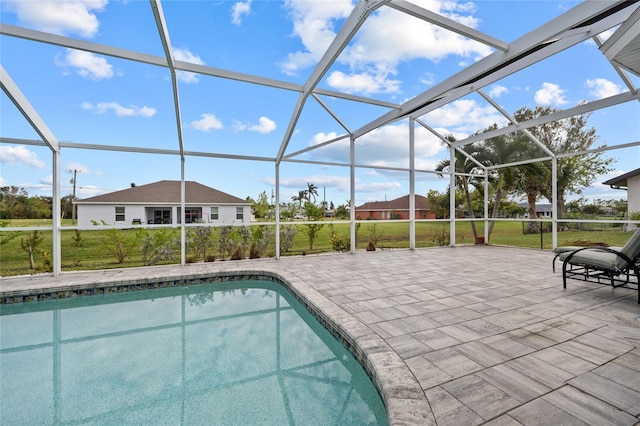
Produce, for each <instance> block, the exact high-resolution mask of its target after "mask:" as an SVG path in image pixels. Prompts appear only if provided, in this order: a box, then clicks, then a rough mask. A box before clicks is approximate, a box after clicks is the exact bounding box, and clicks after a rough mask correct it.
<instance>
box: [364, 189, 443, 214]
mask: <svg viewBox="0 0 640 426" xmlns="http://www.w3.org/2000/svg"><path fill="white" fill-rule="evenodd" d="M415 201H416V202H415V209H416V219H435V218H436V215H435V213H433V212H431V211H429V204H428V203H427V199H426V198H425V197H423V196H422V195H416V196H415ZM356 217H360V219H376V220H386V219H409V195H405V196H404V197H400V198H396V199H395V200H391V201H372V202H369V203H364V204H363V205H361V206H359V207H356Z"/></svg>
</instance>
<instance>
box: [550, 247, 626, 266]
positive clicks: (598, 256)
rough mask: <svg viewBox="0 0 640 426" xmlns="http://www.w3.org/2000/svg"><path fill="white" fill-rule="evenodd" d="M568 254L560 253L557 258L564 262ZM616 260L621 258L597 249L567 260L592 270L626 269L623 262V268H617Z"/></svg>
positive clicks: (577, 254) (580, 253)
mask: <svg viewBox="0 0 640 426" xmlns="http://www.w3.org/2000/svg"><path fill="white" fill-rule="evenodd" d="M582 248H584V247H582ZM570 253H571V252H564V253H560V255H559V256H558V258H559V259H560V260H562V261H563V262H564V260H565V259H566V258H567V257H568V256H569V254H570ZM618 259H621V258H620V257H618V256H616V254H615V253H610V252H607V251H604V250H599V249H597V248H589V249H587V250H582V251H581V252H579V253H576V255H575V256H573V257H572V258H571V259H570V260H569V263H570V264H572V265H586V266H590V267H592V268H594V269H604V270H608V271H614V270H620V269H624V267H626V262H624V261H623V263H624V266H623V267H622V268H620V267H619V266H618Z"/></svg>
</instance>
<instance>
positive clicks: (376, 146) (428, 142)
mask: <svg viewBox="0 0 640 426" xmlns="http://www.w3.org/2000/svg"><path fill="white" fill-rule="evenodd" d="M336 137H337V135H336V134H335V133H318V134H316V135H315V136H314V138H313V139H312V140H311V141H310V142H309V146H314V145H318V144H320V143H322V142H325V141H328V140H331V139H334V138H336ZM443 149H444V147H443V146H442V144H441V143H440V140H439V139H438V138H437V137H436V136H434V135H433V134H432V133H431V132H429V131H428V130H426V129H424V128H422V127H418V128H416V132H415V152H416V157H418V158H422V157H432V156H434V155H437V154H438V153H439V152H440V151H442V150H443ZM355 152H356V162H357V163H359V164H368V165H371V166H381V167H383V166H386V167H409V126H408V124H406V123H405V124H399V125H389V126H385V127H382V128H379V129H376V130H373V131H371V132H369V133H367V134H366V135H364V136H362V137H360V138H358V139H357V140H356V147H355ZM310 154H311V155H312V156H313V157H314V158H316V159H320V160H325V161H342V162H344V161H347V160H348V159H349V139H348V138H347V139H342V140H340V141H338V142H334V143H332V144H330V145H326V146H324V147H321V148H318V149H317V150H314V151H311V152H310Z"/></svg>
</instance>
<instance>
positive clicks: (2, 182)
mask: <svg viewBox="0 0 640 426" xmlns="http://www.w3.org/2000/svg"><path fill="white" fill-rule="evenodd" d="M0 186H8V185H7V180H6V179H5V178H3V177H2V176H0Z"/></svg>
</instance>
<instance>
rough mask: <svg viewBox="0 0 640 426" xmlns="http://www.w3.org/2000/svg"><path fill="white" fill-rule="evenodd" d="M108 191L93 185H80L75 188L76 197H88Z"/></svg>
mask: <svg viewBox="0 0 640 426" xmlns="http://www.w3.org/2000/svg"><path fill="white" fill-rule="evenodd" d="M105 192H108V191H106V190H104V189H102V188H98V187H96V186H94V185H81V186H78V187H77V188H76V197H78V198H89V197H94V196H96V195H100V194H104V193H105Z"/></svg>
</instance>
